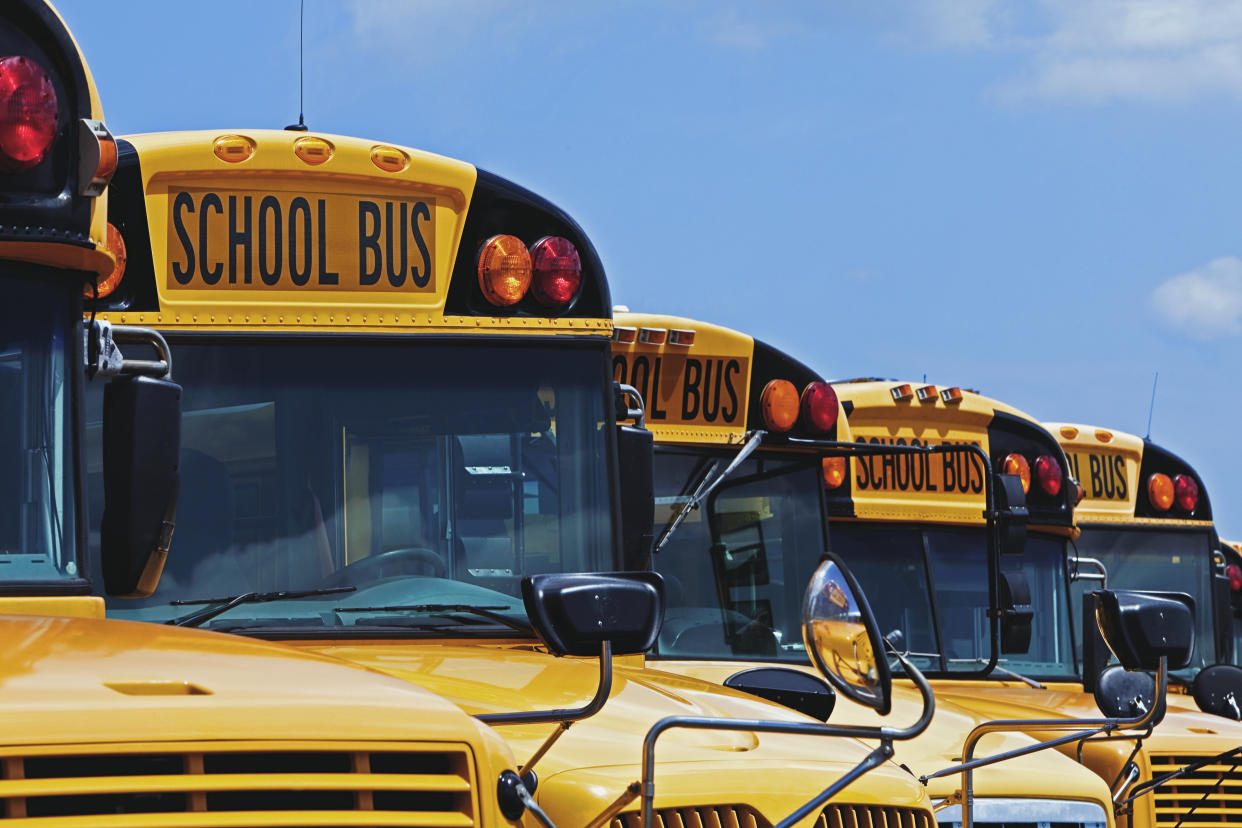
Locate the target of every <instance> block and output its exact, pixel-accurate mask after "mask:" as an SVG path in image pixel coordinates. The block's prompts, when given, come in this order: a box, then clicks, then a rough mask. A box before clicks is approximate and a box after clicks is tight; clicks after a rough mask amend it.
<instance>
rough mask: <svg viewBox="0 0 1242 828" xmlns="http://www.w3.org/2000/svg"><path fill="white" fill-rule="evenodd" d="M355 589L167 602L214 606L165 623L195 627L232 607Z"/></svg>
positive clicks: (298, 591)
mask: <svg viewBox="0 0 1242 828" xmlns="http://www.w3.org/2000/svg"><path fill="white" fill-rule="evenodd" d="M356 589H357V587H351V586H346V587H330V588H327V589H303V590H282V591H280V592H243V593H242V594H240V595H230V596H228V597H226V598H194V599H190V600H185V601H169V602H168V603H169V604H170V605H171V606H175V607H179V606H185V605H187V604H215V605H216V606H214V607H208V608H207V609H205V610H199V611H198V612H196V613H193V614H191V615H187V616H186V617H185V618H176V619H173V620H172V621H168V622H166V623H168V624H171V625H172V626H174V627H197V626H199V625H201V624H202V623H203V622H205V621H210V620H211V619H213V618H215V617H216V616H217V615H220V614H221V613H224V612H228V611H229V610H231V609H233V608H234V607H240V606H241V605H242V604H266V603H268V602H269V601H283V600H285V599H286V598H309V597H311V596H314V595H335V594H337V593H341V592H354V591H355V590H356Z"/></svg>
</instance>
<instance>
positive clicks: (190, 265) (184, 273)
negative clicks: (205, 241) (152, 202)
mask: <svg viewBox="0 0 1242 828" xmlns="http://www.w3.org/2000/svg"><path fill="white" fill-rule="evenodd" d="M186 210H188V211H189V212H191V213H193V212H194V199H193V198H191V197H190V194H189V193H187V192H185V191H184V190H183V191H182V192H179V193H177V197H176V198H175V199H173V230H175V231H176V232H177V239H178V240H179V241H180V242H181V249H182V250H184V251H185V265H184V266H182V265H181V263H180V262H173V263H172V270H173V278H174V279H176V280H177V284H179V285H188V284H189V283H190V280H191V279H193V278H194V244H193V243H192V242H191V241H190V234H189V233H187V232H186V230H185V222H184V221H182V219H181V213H182V211H186Z"/></svg>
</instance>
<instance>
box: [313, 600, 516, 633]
mask: <svg viewBox="0 0 1242 828" xmlns="http://www.w3.org/2000/svg"><path fill="white" fill-rule="evenodd" d="M505 609H509V606H508V605H507V604H498V605H488V606H482V605H478V604H388V605H385V606H381V607H337V608H336V612H430V613H432V614H435V615H450V614H453V613H460V614H463V615H477V616H478V617H480V618H486V619H487V620H489V621H495V622H496V623H497V624H500V625H502V626H505V627H508V628H509V629H511V630H517V631H518V632H520V633H523V634H525V635H534V632H535V631H534V629H533V628H532V627H531V626H530V625H529V624H523V623H522V622H521V621H517V620H515V619H513V618H509V617H508V616H506V615H501V614H500V613H498V612H494V610H505Z"/></svg>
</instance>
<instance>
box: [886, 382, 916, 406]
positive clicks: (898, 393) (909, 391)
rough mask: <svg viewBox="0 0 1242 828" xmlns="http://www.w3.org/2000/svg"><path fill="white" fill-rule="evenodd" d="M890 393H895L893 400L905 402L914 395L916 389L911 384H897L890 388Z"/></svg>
mask: <svg viewBox="0 0 1242 828" xmlns="http://www.w3.org/2000/svg"><path fill="white" fill-rule="evenodd" d="M890 393H891V394H892V395H893V402H905V401H906V400H908V399H911V398H912V397H913V396H914V389H913V388H911V387H910V386H909V384H906V385H895V386H893V387H892V388H891V389H890Z"/></svg>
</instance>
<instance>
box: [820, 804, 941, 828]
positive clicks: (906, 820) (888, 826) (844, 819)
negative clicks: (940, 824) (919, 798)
mask: <svg viewBox="0 0 1242 828" xmlns="http://www.w3.org/2000/svg"><path fill="white" fill-rule="evenodd" d="M815 828H932V818H931V814H929V813H928V812H927V811H920V810H918V809H917V808H894V807H890V806H887V805H829V806H828V807H827V808H825V809H824V810H823V813H821V814H820V815H819V819H818V820H817V821H816V822H815Z"/></svg>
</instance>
